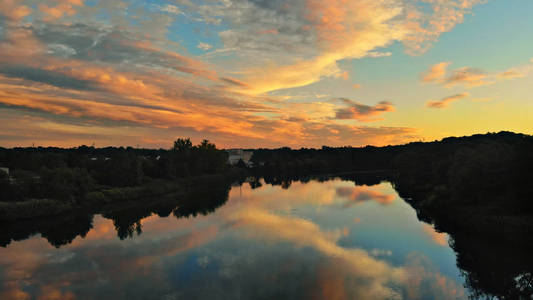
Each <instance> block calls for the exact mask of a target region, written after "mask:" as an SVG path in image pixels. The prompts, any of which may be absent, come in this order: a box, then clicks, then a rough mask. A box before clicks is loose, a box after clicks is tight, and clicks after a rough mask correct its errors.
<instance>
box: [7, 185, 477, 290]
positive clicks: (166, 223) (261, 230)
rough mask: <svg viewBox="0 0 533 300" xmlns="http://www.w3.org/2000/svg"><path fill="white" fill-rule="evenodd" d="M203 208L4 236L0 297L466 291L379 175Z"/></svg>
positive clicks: (255, 193)
mask: <svg viewBox="0 0 533 300" xmlns="http://www.w3.org/2000/svg"><path fill="white" fill-rule="evenodd" d="M197 201H200V199H198V200H197ZM179 209H180V208H178V211H179ZM213 209H214V208H213ZM204 213H205V215H202V214H198V216H196V217H194V216H192V215H191V216H189V217H180V218H177V217H176V216H175V215H173V214H171V215H170V216H168V217H160V216H157V215H156V214H152V215H149V213H147V214H145V215H148V216H146V217H143V216H142V213H140V214H141V217H143V218H142V219H141V220H140V222H135V221H136V219H138V218H139V217H138V216H136V215H135V213H131V212H130V213H129V218H128V217H123V218H122V219H120V218H118V217H117V216H114V217H113V216H110V215H108V216H107V218H106V217H103V216H101V215H96V216H94V218H93V220H92V226H93V228H92V229H90V230H89V229H87V230H89V231H88V232H87V233H86V235H85V236H84V237H81V236H77V237H76V238H74V240H73V241H72V242H71V243H68V241H66V242H64V243H66V245H63V246H61V247H59V248H56V247H54V246H52V245H51V244H50V243H49V242H48V240H47V239H45V238H44V237H42V236H41V235H40V234H37V235H34V236H32V237H30V238H28V239H25V240H22V241H13V242H11V243H10V244H9V245H8V246H7V247H6V248H0V282H1V288H0V299H463V298H467V295H468V292H467V291H466V290H465V289H464V288H463V281H464V279H463V278H462V277H461V275H460V271H459V270H458V269H457V267H456V263H455V254H454V252H453V251H452V249H451V248H450V247H449V246H448V236H447V235H446V234H443V233H438V232H436V231H435V230H434V229H433V227H432V226H431V225H428V224H426V223H422V222H420V221H418V219H417V217H416V213H415V211H414V210H413V208H411V206H409V205H408V204H407V203H405V202H404V201H403V200H402V199H401V198H399V197H398V196H397V194H396V192H395V191H394V189H393V188H392V187H391V185H390V184H388V183H382V184H379V185H373V186H364V185H363V186H356V185H355V184H354V183H353V182H349V181H342V180H340V179H335V180H331V181H326V182H318V181H310V182H307V183H301V182H295V183H293V184H292V185H291V186H290V187H289V188H287V187H286V186H285V189H284V188H282V187H281V186H271V185H267V184H264V183H263V185H262V186H261V187H259V188H256V189H252V188H250V185H248V184H244V185H242V186H235V187H232V188H231V190H230V191H229V197H228V200H227V202H225V203H223V205H221V206H220V207H218V208H217V209H216V210H215V211H214V212H213V213H207V211H204ZM167 214H168V213H167ZM104 215H105V214H104ZM160 215H161V213H160ZM163 215H165V214H163ZM176 215H178V216H183V215H188V213H185V214H181V215H180V214H176ZM124 218H126V219H128V220H129V223H128V222H127V221H126V222H125V224H129V225H127V226H126V227H127V228H126V229H124V228H119V231H120V232H119V235H120V236H121V237H122V238H123V239H120V238H119V237H118V236H117V230H116V227H121V226H122V225H121V224H122V223H121V222H123V221H124ZM121 220H122V221H121ZM63 229H65V230H69V229H68V228H63ZM87 230H85V231H87ZM82 231H83V230H82ZM52 235H53V234H52V233H48V234H47V238H48V239H52V238H51V236H52ZM82 235H83V233H82ZM58 246H59V245H58Z"/></svg>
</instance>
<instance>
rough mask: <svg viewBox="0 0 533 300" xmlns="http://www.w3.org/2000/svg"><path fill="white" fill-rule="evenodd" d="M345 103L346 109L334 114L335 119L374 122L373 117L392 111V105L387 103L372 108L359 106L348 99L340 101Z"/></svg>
mask: <svg viewBox="0 0 533 300" xmlns="http://www.w3.org/2000/svg"><path fill="white" fill-rule="evenodd" d="M340 100H341V101H342V102H344V103H346V104H347V105H348V107H345V108H340V109H338V110H337V111H336V113H335V118H336V119H341V120H346V119H355V120H358V121H361V122H371V121H376V120H378V119H376V118H375V117H377V116H379V115H381V114H383V113H386V112H392V111H394V105H393V104H392V103H390V102H388V101H381V102H379V103H378V104H376V105H374V106H370V105H365V104H361V103H358V102H355V101H352V100H349V99H344V98H343V99H340Z"/></svg>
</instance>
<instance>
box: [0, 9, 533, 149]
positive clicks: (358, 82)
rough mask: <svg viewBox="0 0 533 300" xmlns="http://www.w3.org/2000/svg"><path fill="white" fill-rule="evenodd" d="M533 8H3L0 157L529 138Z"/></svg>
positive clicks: (532, 93) (532, 104)
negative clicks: (50, 149) (185, 145)
mask: <svg viewBox="0 0 533 300" xmlns="http://www.w3.org/2000/svg"><path fill="white" fill-rule="evenodd" d="M531 11H533V1H530V0H512V1H509V0H419V1H416V0H291V1H282V0H220V1H215V0H194V1H193V0H173V1H160V0H151V1H137V0H106V1H100V0H0V120H1V122H0V146H1V147H16V146H23V147H26V146H32V145H35V146H61V147H74V146H79V145H93V144H94V145H95V146H97V147H104V146H139V147H145V148H159V147H162V148H169V147H170V146H171V145H172V141H173V140H175V139H177V138H179V137H190V138H191V139H192V141H193V142H195V143H198V142H200V141H201V140H202V139H208V140H210V141H211V142H214V143H215V144H216V145H217V146H218V147H221V148H233V147H244V148H258V147H268V148H274V147H282V146H289V147H292V148H300V147H321V146H322V145H328V146H365V145H376V146H382V145H389V144H402V143H406V142H411V141H432V140H436V139H441V138H444V137H447V136H464V135H470V134H475V133H486V132H497V131H501V130H509V131H514V132H521V133H526V134H532V133H533V122H532V120H533V90H532V89H531V86H533V39H531V36H533V18H531V17H530V12H531Z"/></svg>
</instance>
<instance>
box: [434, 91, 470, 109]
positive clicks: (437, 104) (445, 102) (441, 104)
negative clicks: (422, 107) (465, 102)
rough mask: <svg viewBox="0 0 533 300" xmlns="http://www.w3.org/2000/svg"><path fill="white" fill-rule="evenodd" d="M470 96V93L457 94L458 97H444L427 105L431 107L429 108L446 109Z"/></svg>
mask: <svg viewBox="0 0 533 300" xmlns="http://www.w3.org/2000/svg"><path fill="white" fill-rule="evenodd" d="M468 96H470V94H468V93H461V94H456V95H452V96H448V97H444V98H442V99H440V100H437V101H428V102H427V103H426V106H427V107H429V108H446V107H448V106H449V105H450V104H451V103H452V102H455V101H458V100H461V99H463V98H466V97H468Z"/></svg>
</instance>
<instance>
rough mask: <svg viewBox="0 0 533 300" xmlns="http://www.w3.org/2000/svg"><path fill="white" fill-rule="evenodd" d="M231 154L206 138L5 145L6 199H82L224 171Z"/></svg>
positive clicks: (1, 196) (2, 194) (1, 177)
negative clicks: (139, 145) (142, 144)
mask: <svg viewBox="0 0 533 300" xmlns="http://www.w3.org/2000/svg"><path fill="white" fill-rule="evenodd" d="M227 159H228V156H227V153H226V151H224V150H220V149H217V147H216V145H215V144H213V143H210V142H209V141H208V140H203V141H202V142H201V143H199V144H198V145H193V144H192V142H191V140H190V139H188V138H186V139H183V138H180V139H177V140H176V141H175V142H174V145H173V146H172V148H170V149H136V148H132V147H127V148H124V147H106V148H95V147H90V146H80V147H76V148H70V149H63V148H56V147H48V148H43V147H37V148H13V149H6V148H0V167H5V168H9V170H10V172H9V173H10V174H9V175H8V174H6V173H5V172H2V171H0V201H3V202H14V201H22V200H25V199H42V198H50V199H60V200H71V201H80V200H82V199H83V197H84V196H85V195H87V193H88V192H90V191H93V190H98V189H102V188H112V187H118V188H120V187H134V186H140V185H143V184H146V183H150V182H152V181H154V180H160V179H161V180H175V179H180V178H190V177H194V176H201V175H209V174H219V173H222V172H224V171H226V170H227V169H228V166H227Z"/></svg>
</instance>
